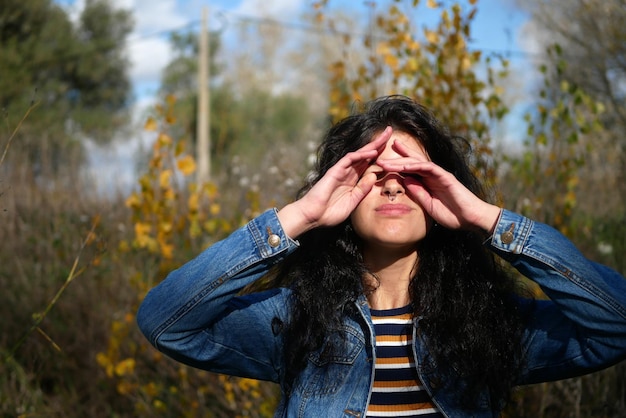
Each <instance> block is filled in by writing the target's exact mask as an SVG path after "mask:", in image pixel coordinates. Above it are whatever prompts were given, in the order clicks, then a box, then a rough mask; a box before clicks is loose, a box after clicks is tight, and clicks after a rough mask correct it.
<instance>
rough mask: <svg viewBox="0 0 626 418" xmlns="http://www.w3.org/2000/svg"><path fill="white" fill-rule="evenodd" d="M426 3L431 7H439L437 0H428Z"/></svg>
mask: <svg viewBox="0 0 626 418" xmlns="http://www.w3.org/2000/svg"><path fill="white" fill-rule="evenodd" d="M426 5H427V6H428V7H429V8H431V9H436V8H437V7H439V5H438V4H437V2H436V1H435V0H428V2H427V3H426Z"/></svg>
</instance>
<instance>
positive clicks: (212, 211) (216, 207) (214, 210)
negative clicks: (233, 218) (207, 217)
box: [209, 203, 220, 216]
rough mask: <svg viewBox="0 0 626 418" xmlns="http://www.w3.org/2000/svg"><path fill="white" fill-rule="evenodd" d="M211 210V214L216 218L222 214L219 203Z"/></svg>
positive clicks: (212, 206) (213, 205)
mask: <svg viewBox="0 0 626 418" xmlns="http://www.w3.org/2000/svg"><path fill="white" fill-rule="evenodd" d="M209 210H210V212H211V215H213V216H215V215H217V214H218V213H220V205H219V204H217V203H213V204H212V205H211V207H210V208H209Z"/></svg>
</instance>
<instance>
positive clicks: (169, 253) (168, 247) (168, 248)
mask: <svg viewBox="0 0 626 418" xmlns="http://www.w3.org/2000/svg"><path fill="white" fill-rule="evenodd" d="M173 254H174V246H173V245H172V244H164V243H161V255H162V256H163V258H166V259H168V260H169V259H171V258H172V257H173Z"/></svg>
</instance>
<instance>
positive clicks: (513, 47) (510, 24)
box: [55, 0, 532, 103]
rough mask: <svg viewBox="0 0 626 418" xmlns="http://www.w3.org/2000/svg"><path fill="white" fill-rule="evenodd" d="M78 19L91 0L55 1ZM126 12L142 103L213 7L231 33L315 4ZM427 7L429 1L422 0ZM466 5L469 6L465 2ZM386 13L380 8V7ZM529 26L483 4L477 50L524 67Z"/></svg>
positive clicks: (146, 7)
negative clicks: (183, 38)
mask: <svg viewBox="0 0 626 418" xmlns="http://www.w3.org/2000/svg"><path fill="white" fill-rule="evenodd" d="M55 1H56V2H57V3H58V4H60V5H62V6H63V7H65V8H66V10H68V11H69V12H70V14H71V15H72V16H74V17H76V16H78V15H79V14H80V10H81V9H82V8H83V6H84V2H85V0H55ZM112 1H113V3H114V4H115V5H116V6H117V7H120V8H124V9H128V10H131V11H132V13H133V17H134V20H135V28H134V30H133V33H132V34H131V35H130V36H129V38H128V44H127V50H128V54H129V57H130V60H131V71H130V75H131V79H132V84H133V88H134V92H135V96H136V100H137V101H138V103H141V102H142V101H148V100H150V98H151V96H152V95H153V94H154V92H155V91H156V90H157V89H158V87H159V80H160V75H161V70H162V69H163V68H164V67H165V65H166V64H167V63H168V62H169V60H170V58H171V51H170V48H169V41H168V35H169V33H170V32H171V31H174V30H178V29H182V28H185V27H188V26H191V27H193V28H195V29H197V28H199V22H200V16H201V11H202V8H203V7H204V6H207V7H208V10H209V14H210V22H209V27H210V28H211V29H216V28H226V32H227V30H228V24H229V20H232V19H237V18H238V17H244V18H259V17H266V18H271V19H275V20H278V21H280V22H285V23H289V24H291V23H302V19H301V15H302V14H303V13H305V12H307V11H310V10H311V9H312V8H311V6H310V5H311V3H312V2H311V0H112ZM365 3H366V1H364V0H329V4H330V6H331V7H337V8H339V9H343V10H352V11H355V12H358V13H365V5H364V4H365ZM422 3H425V0H423V1H422ZM460 3H461V4H464V3H465V4H467V3H466V2H465V1H464V0H461V1H460ZM379 8H380V6H379ZM424 12H425V14H424V20H425V21H428V20H429V19H432V21H433V22H435V21H436V19H437V18H438V15H437V14H436V13H431V15H430V16H429V14H428V12H429V11H428V10H427V9H426V8H424ZM526 21H527V16H526V14H525V13H523V12H521V11H520V10H519V9H517V8H516V7H515V6H514V0H478V13H477V16H476V19H475V24H474V26H473V29H472V34H473V36H472V37H473V43H472V47H473V48H475V49H481V50H483V51H485V52H487V53H489V52H494V53H505V54H507V53H508V54H510V58H511V60H513V61H514V63H515V62H518V63H520V62H521V60H522V59H523V58H524V57H527V56H528V54H529V53H530V54H532V51H529V48H532V45H529V44H528V43H527V42H525V41H524V39H523V38H521V35H520V34H521V29H522V28H523V26H524V23H525V22H526Z"/></svg>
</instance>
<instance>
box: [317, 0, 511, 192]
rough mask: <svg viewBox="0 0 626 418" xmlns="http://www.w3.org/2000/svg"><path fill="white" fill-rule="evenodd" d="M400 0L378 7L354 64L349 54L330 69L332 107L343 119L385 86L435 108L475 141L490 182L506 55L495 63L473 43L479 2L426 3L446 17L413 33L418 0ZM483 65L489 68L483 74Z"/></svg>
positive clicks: (387, 91) (350, 43)
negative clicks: (493, 135)
mask: <svg viewBox="0 0 626 418" xmlns="http://www.w3.org/2000/svg"><path fill="white" fill-rule="evenodd" d="M321 3H324V4H325V3H326V2H321ZM400 3H401V2H398V1H396V2H392V3H391V4H390V5H389V8H388V10H387V11H386V12H384V13H380V14H378V15H377V16H376V17H375V18H374V21H373V22H372V25H373V27H374V29H372V30H371V31H370V33H369V35H368V36H367V37H365V39H364V40H363V45H362V46H358V45H357V46H356V47H360V48H361V49H363V50H365V51H370V52H369V53H368V54H367V58H366V60H365V61H363V62H361V63H358V64H357V65H356V68H349V66H348V65H347V60H341V61H338V62H336V63H335V64H334V65H333V66H332V68H331V69H330V70H331V74H332V77H331V97H330V98H331V107H330V114H331V115H332V116H333V118H334V119H340V118H342V117H344V116H346V114H347V112H348V111H349V109H350V107H351V106H350V105H351V103H353V102H354V101H358V102H362V101H367V100H369V99H372V98H375V97H377V96H381V95H384V94H397V93H401V94H404V95H407V96H411V97H413V98H415V99H416V100H417V101H419V102H421V103H423V104H424V105H425V106H427V107H429V108H430V109H432V110H433V111H434V112H435V114H436V115H437V117H438V118H439V119H440V120H441V121H442V122H443V123H444V124H445V125H446V126H448V127H449V128H450V130H451V131H452V132H454V133H455V134H458V135H462V136H464V137H466V138H468V139H469V140H471V141H472V145H473V147H474V151H475V153H474V155H475V161H474V165H475V167H476V170H477V171H478V174H479V175H480V176H481V177H482V178H483V179H484V181H485V182H486V183H487V184H489V185H492V184H493V183H494V181H495V173H496V168H497V167H496V165H495V164H496V161H495V160H494V159H493V158H492V157H491V156H492V154H493V150H492V144H491V136H490V127H491V126H492V125H493V124H494V123H495V122H497V121H498V120H500V119H502V118H503V117H504V116H505V115H506V114H507V112H508V109H507V107H506V105H505V104H504V102H503V100H502V98H501V93H502V91H503V90H502V87H500V86H499V85H498V82H501V81H502V80H503V78H504V77H506V75H507V74H508V62H507V61H506V60H502V61H501V62H500V65H499V66H497V65H496V64H494V63H493V62H492V60H491V59H483V56H482V53H481V52H480V51H470V49H469V40H470V39H471V25H472V21H473V19H474V17H475V15H476V12H477V8H476V7H474V6H473V3H474V2H470V6H469V8H468V10H467V11H465V10H463V8H462V7H461V5H460V4H458V3H454V4H452V5H451V6H449V7H445V6H443V5H442V4H441V3H437V2H434V1H428V2H427V5H426V6H427V7H429V8H432V9H438V10H440V16H441V18H440V20H439V22H438V24H437V25H436V26H435V27H434V28H429V27H424V28H423V30H422V31H421V33H416V31H415V22H413V21H411V19H409V17H408V14H409V11H410V9H411V8H417V7H418V6H420V5H419V2H418V1H415V2H413V5H412V6H407V5H406V4H404V8H402V7H401V6H402V5H401V4H400ZM318 7H322V6H321V5H318ZM320 13H321V12H320ZM345 42H346V46H347V47H348V46H350V47H351V48H354V47H355V46H354V45H353V40H352V39H350V38H348V37H346V39H345ZM346 49H348V48H346ZM483 73H486V76H482V77H481V74H483Z"/></svg>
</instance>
